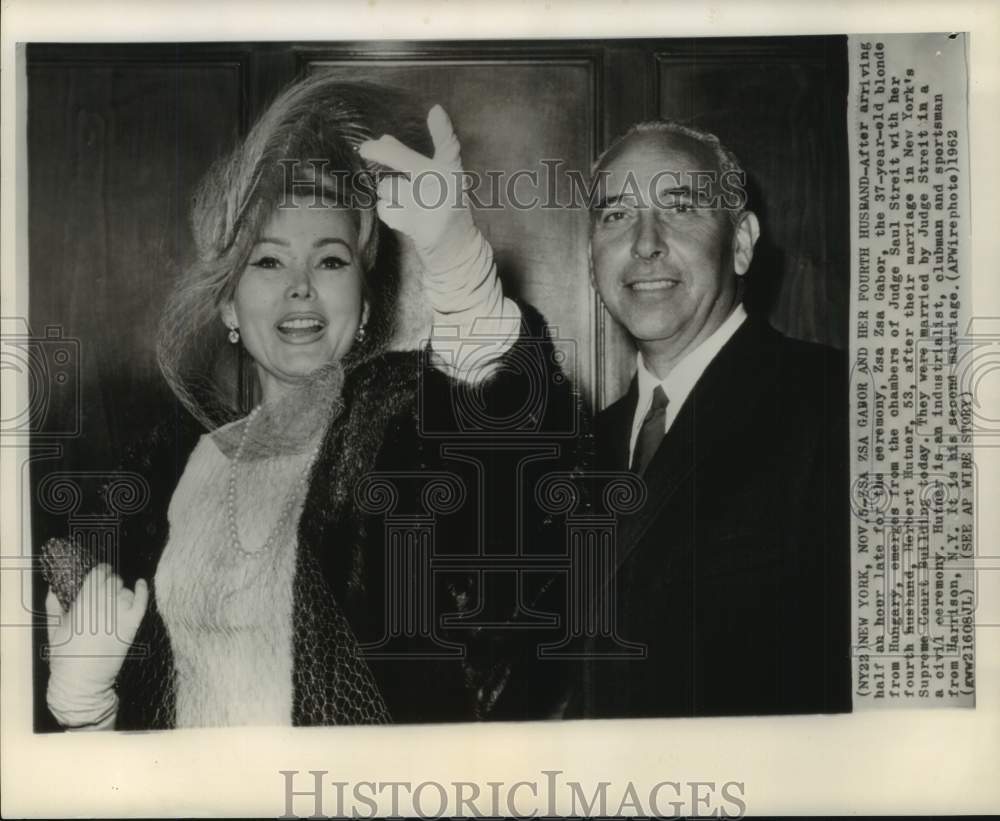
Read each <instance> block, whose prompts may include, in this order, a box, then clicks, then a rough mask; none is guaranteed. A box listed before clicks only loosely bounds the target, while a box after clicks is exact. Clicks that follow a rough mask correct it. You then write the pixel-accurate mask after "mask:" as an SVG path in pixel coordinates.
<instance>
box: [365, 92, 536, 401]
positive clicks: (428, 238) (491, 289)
mask: <svg viewBox="0 0 1000 821" xmlns="http://www.w3.org/2000/svg"><path fill="white" fill-rule="evenodd" d="M427 128H428V130H429V131H430V134H431V139H432V140H433V141H434V157H433V158H429V157H425V156H423V155H422V154H418V153H417V152H416V151H413V150H412V149H410V148H407V147H406V146H405V145H403V144H402V143H401V142H400V141H399V140H397V139H396V138H395V137H392V136H389V135H383V136H382V137H380V138H379V139H378V140H368V141H366V142H364V143H362V144H361V146H360V148H359V151H360V153H361V156H362V157H363V158H364V159H366V160H368V161H369V162H375V163H378V164H380V165H383V166H386V167H387V168H391V169H395V170H396V171H401V172H403V174H402V175H398V174H394V175H390V176H387V177H385V178H384V179H382V180H381V181H380V182H379V184H378V196H379V202H378V215H379V218H380V219H381V220H382V222H384V223H385V224H386V225H388V226H389V227H390V228H392V229H394V230H396V231H400V232H402V233H404V234H406V235H407V236H409V237H410V239H411V240H413V244H414V246H415V247H416V249H417V254H418V255H419V256H420V261H421V263H422V264H423V268H424V290H425V293H426V294H427V298H428V302H429V303H430V306H431V308H432V309H433V311H434V314H435V323H434V331H433V334H432V340H431V346H432V348H433V350H434V352H435V353H436V354H437V355H438V357H437V364H438V366H439V367H441V368H442V370H445V371H446V372H448V373H450V374H451V375H453V376H457V377H459V378H461V379H465V380H466V381H477V380H479V379H482V378H483V377H484V376H486V375H488V374H489V373H490V372H491V370H492V367H491V366H492V365H493V364H495V363H496V361H497V360H498V359H499V357H501V356H502V355H503V354H504V353H506V352H507V350H509V348H510V347H511V346H512V345H513V344H514V341H515V340H516V339H517V336H518V334H519V333H520V328H521V312H520V310H519V309H518V307H517V305H516V304H515V303H514V302H512V301H511V300H509V299H506V298H505V297H504V295H503V288H502V286H501V284H500V279H499V278H498V277H497V273H496V264H495V262H494V260H493V249H492V248H491V247H490V244H489V243H488V242H487V241H486V238H485V237H484V236H483V235H482V232H480V230H479V229H478V228H476V225H475V223H474V222H473V221H472V212H471V211H470V209H469V206H468V202H467V199H466V195H465V190H464V188H463V182H464V179H465V178H464V176H463V173H462V158H461V146H460V145H459V143H458V138H457V137H456V136H455V132H454V129H453V128H452V125H451V120H450V119H448V115H447V114H446V113H445V111H444V109H443V108H441V106H439V105H435V106H434V107H433V108H432V109H431V110H430V113H429V114H428V115H427ZM477 337H478V340H477Z"/></svg>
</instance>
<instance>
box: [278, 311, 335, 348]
mask: <svg viewBox="0 0 1000 821" xmlns="http://www.w3.org/2000/svg"><path fill="white" fill-rule="evenodd" d="M275 328H276V329H277V331H278V333H279V334H280V335H281V337H282V338H283V339H285V340H287V341H288V342H311V341H312V340H313V339H315V338H316V337H317V336H319V335H320V334H322V333H323V331H324V330H326V320H325V319H323V317H321V316H319V315H318V314H290V315H289V316H286V317H285V318H284V319H282V320H281V321H280V322H279V323H278V324H277V325H276V326H275Z"/></svg>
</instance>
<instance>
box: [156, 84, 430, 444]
mask: <svg viewBox="0 0 1000 821" xmlns="http://www.w3.org/2000/svg"><path fill="white" fill-rule="evenodd" d="M425 111H426V109H425V108H424V107H423V105H422V104H421V102H420V101H419V100H418V99H415V98H414V95H412V94H410V93H408V92H404V91H402V90H400V89H395V88H390V87H386V86H381V85H375V84H372V83H364V82H344V81H341V80H338V79H336V78H335V77H333V76H331V75H330V74H329V73H317V74H315V75H312V76H310V77H307V78H306V79H305V80H302V81H299V82H297V83H295V84H294V85H292V86H289V87H288V88H287V89H286V90H285V91H283V92H282V93H281V94H280V95H279V96H278V97H277V98H276V99H275V100H274V102H273V103H272V104H271V105H270V106H269V107H268V108H267V110H266V111H265V112H264V114H263V115H262V116H261V117H260V119H259V120H258V121H257V122H256V124H255V125H254V126H253V127H252V128H251V130H250V131H249V133H248V134H247V135H246V137H245V138H244V139H242V140H241V141H240V142H239V144H238V145H237V146H236V148H235V149H234V150H233V151H231V152H230V153H229V154H228V155H226V156H224V157H222V158H221V159H220V160H218V161H217V162H216V163H215V164H214V165H213V166H212V167H211V168H210V169H209V171H208V172H207V173H206V175H205V177H204V178H203V180H202V182H201V184H200V186H199V188H198V190H197V192H196V193H195V196H194V198H193V207H192V210H191V228H192V234H193V238H194V245H195V252H196V253H195V258H194V259H193V260H192V261H191V263H190V264H189V265H188V266H187V267H186V268H185V270H184V272H183V273H182V275H181V277H180V278H179V280H178V282H177V284H176V287H175V288H174V291H173V293H172V295H171V297H170V300H169V302H168V304H167V307H166V309H165V311H164V314H163V316H162V319H161V323H160V329H159V338H158V344H157V358H158V361H159V364H160V369H161V371H162V372H163V375H164V377H165V378H166V380H167V382H168V383H169V385H170V387H171V389H172V390H173V392H174V393H175V395H176V396H177V397H178V399H179V400H180V401H181V402H182V403H183V404H184V406H185V407H186V408H187V409H188V411H190V413H191V414H192V415H193V416H194V417H195V418H196V419H197V420H198V421H199V422H200V423H201V424H202V425H203V426H204V427H205V428H206V429H207V430H210V431H215V430H218V429H220V428H223V427H224V426H226V425H227V423H230V422H233V421H234V420H236V419H239V418H240V417H242V416H244V415H245V414H246V412H247V411H248V410H249V409H250V407H251V406H252V405H253V403H254V400H253V397H254V394H255V385H254V383H255V375H254V373H253V368H252V367H249V365H250V364H251V362H252V360H250V359H249V357H248V355H247V354H246V353H245V351H243V348H242V345H241V344H238V345H233V344H231V343H229V342H228V341H227V329H226V327H225V326H224V324H223V322H222V320H221V317H220V314H219V309H220V305H221V304H222V303H223V302H224V301H225V300H227V299H230V298H231V297H232V295H233V292H234V290H235V286H236V283H237V281H238V278H239V275H240V272H241V271H242V270H243V268H244V267H245V266H246V264H247V262H248V259H249V255H250V252H251V250H252V248H253V245H254V243H255V242H256V239H257V236H258V235H259V232H260V230H261V228H262V227H263V225H264V224H265V223H266V221H267V220H268V218H269V217H270V215H271V214H272V213H273V211H274V209H275V208H276V207H277V206H278V205H279V203H282V202H287V201H288V197H289V195H290V194H292V193H296V194H300V195H301V194H302V193H303V192H305V193H306V195H307V196H311V197H315V198H316V199H315V200H314V201H317V202H321V203H322V204H325V205H330V206H333V207H348V208H350V210H351V213H352V216H353V217H354V219H355V221H356V225H357V228H358V236H359V249H360V252H361V253H360V258H361V263H362V267H363V269H364V283H363V288H364V296H365V299H366V300H367V302H368V306H369V318H368V322H367V324H366V327H365V331H366V333H365V338H364V340H363V341H362V342H357V343H355V345H354V346H353V347H352V349H351V350H350V351H349V353H348V354H347V355H346V356H345V357H344V359H343V361H342V362H334V363H330V364H329V365H328V366H327V367H325V368H322V369H320V371H318V372H317V373H315V374H314V375H313V376H312V377H311V378H310V379H308V380H305V381H304V382H303V384H302V386H301V390H302V391H309V392H312V393H313V394H314V395H313V396H303V395H299V396H296V397H294V398H292V399H290V400H288V401H285V402H283V403H282V404H284V405H285V407H284V408H279V407H273V408H269V409H267V410H268V415H270V417H271V420H270V423H268V422H267V421H266V420H264V419H262V420H261V421H260V422H258V423H257V425H255V427H256V428H257V430H258V431H259V433H258V434H255V436H254V439H255V440H258V441H257V442H256V444H257V445H258V446H259V448H262V449H263V451H264V452H274V450H275V448H276V447H277V448H279V449H281V450H285V451H287V450H289V449H293V450H294V449H295V447H296V442H297V441H299V442H300V441H302V439H304V438H310V439H311V438H313V437H314V435H315V430H316V420H311V419H310V418H309V416H308V414H303V413H302V411H303V410H305V409H308V408H313V407H320V406H322V407H323V408H324V410H325V415H326V416H327V417H328V413H329V408H330V404H331V401H330V400H331V398H333V401H334V402H335V397H336V396H337V394H338V391H339V387H340V384H341V383H342V380H343V375H344V373H345V372H346V371H349V370H350V369H351V368H352V367H355V366H356V365H357V364H359V363H361V362H363V361H365V360H366V359H368V358H370V357H372V356H376V355H378V354H379V353H380V352H382V351H384V350H386V349H388V348H400V347H403V348H406V347H415V346H416V345H417V344H419V340H421V339H423V338H426V328H427V327H429V326H428V322H427V311H426V308H425V307H424V303H423V299H422V293H421V286H420V276H419V263H418V262H417V258H416V255H415V253H413V251H412V246H411V245H410V243H409V241H408V240H407V239H406V238H404V237H401V236H399V235H396V234H395V233H394V232H393V231H391V230H389V229H388V228H386V227H385V226H384V225H380V223H379V221H378V218H377V215H376V210H375V204H376V183H377V177H376V175H377V174H378V173H379V170H380V169H379V168H377V167H375V166H373V165H371V164H369V163H366V162H365V161H364V160H363V159H362V158H361V156H360V154H359V153H358V151H357V147H358V146H359V145H360V144H361V143H362V142H364V141H365V140H368V139H373V138H377V137H379V136H381V135H382V134H384V133H388V134H393V135H395V136H397V137H398V138H399V139H400V140H401V141H403V142H404V143H406V144H408V145H410V146H411V147H413V148H414V149H415V150H417V151H420V152H423V153H428V154H429V153H432V148H431V141H430V136H429V134H428V132H427V129H426V125H425V119H424V115H425ZM317 399H319V400H321V401H318V402H317V401H315V400H317ZM293 407H294V409H295V410H294V412H292V408H293ZM220 434H221V437H220V438H221V439H222V440H223V441H222V442H221V443H220V444H222V446H224V447H226V448H227V449H229V448H231V447H232V443H231V442H228V443H227V442H226V441H225V439H226V436H225V432H224V431H220ZM276 435H277V437H278V438H277V440H276V439H275V436H276ZM289 440H291V441H289ZM257 449H258V448H251V449H250V451H248V454H247V455H252V453H253V451H254V450H257Z"/></svg>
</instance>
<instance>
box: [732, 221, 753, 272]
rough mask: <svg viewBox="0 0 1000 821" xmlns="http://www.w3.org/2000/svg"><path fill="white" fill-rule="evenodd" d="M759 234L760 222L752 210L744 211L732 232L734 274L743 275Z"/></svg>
mask: <svg viewBox="0 0 1000 821" xmlns="http://www.w3.org/2000/svg"><path fill="white" fill-rule="evenodd" d="M759 236H760V223H758V222H757V215H756V214H755V213H754V212H753V211H744V212H743V214H742V215H740V221H739V222H738V223H737V224H736V230H735V231H734V232H733V268H734V269H735V271H736V276H738V277H741V276H743V275H744V274H745V273H746V272H747V271H748V270H749V269H750V263H751V262H752V261H753V248H754V246H755V245H756V244H757V238H758V237H759Z"/></svg>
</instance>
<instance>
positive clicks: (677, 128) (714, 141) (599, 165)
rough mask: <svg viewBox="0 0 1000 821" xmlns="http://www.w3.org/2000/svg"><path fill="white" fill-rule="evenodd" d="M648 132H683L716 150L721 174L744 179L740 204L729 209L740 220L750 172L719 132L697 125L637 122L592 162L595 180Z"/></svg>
mask: <svg viewBox="0 0 1000 821" xmlns="http://www.w3.org/2000/svg"><path fill="white" fill-rule="evenodd" d="M645 134H663V135H679V136H682V137H687V138H688V139H691V140H694V141H695V142H697V143H700V144H701V145H704V146H706V147H707V148H708V149H709V150H710V151H711V152H712V156H713V158H714V159H715V163H716V165H717V166H718V169H717V170H718V172H719V174H731V175H732V176H734V177H738V178H739V179H740V180H741V181H742V185H743V196H742V197H741V198H740V207H739V208H727V209H726V210H727V211H729V216H730V219H731V220H732V221H733V224H734V225H735V224H736V223H737V222H738V221H739V218H740V216H741V215H742V214H743V212H744V211H745V210H746V173H745V172H744V171H743V166H741V165H740V161H739V160H738V159H737V158H736V155H735V154H733V152H732V151H730V150H729V149H728V148H726V146H724V145H723V144H722V142H721V141H720V140H719V138H718V137H716V136H715V134H712V133H711V132H709V131H703V130H702V129H700V128H695V127H694V126H690V125H684V124H683V123H679V122H676V121H674V120H666V119H656V120H644V121H643V122H640V123H636V124H635V125H633V126H631V127H630V128H629V129H628V130H627V131H625V132H624V133H623V134H620V135H619V136H617V137H615V139H613V140H612V141H611V144H610V145H608V147H607V148H605V149H604V150H603V151H602V152H601V154H600V156H599V157H598V158H597V159H596V160H595V161H594V164H593V165H592V166H591V168H590V178H591V180H596V179H597V176H598V174H599V173H600V172H601V170H603V168H604V166H605V165H606V164H607V163H608V162H610V160H611V159H613V158H614V156H615V155H616V154H617V153H618V151H619V150H620V149H621V147H622V146H623V145H624V144H625V143H627V142H628V141H629V140H630V139H632V138H633V137H637V136H641V135H645Z"/></svg>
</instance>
